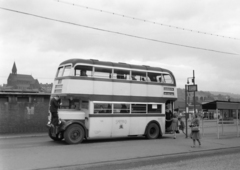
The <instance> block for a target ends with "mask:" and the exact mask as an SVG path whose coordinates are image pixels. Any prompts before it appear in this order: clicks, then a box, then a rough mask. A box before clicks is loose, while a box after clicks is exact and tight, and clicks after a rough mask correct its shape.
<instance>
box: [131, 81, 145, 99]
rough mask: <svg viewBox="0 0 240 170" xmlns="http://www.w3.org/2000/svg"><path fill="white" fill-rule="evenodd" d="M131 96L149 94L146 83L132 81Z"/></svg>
mask: <svg viewBox="0 0 240 170" xmlns="http://www.w3.org/2000/svg"><path fill="white" fill-rule="evenodd" d="M131 96H144V97H146V96H147V85H146V84H134V83H131Z"/></svg>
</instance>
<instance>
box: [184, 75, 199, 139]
mask: <svg viewBox="0 0 240 170" xmlns="http://www.w3.org/2000/svg"><path fill="white" fill-rule="evenodd" d="M189 79H192V83H193V85H188V84H189ZM195 91H197V85H195V74H194V70H193V77H188V78H187V84H186V85H185V107H186V116H185V118H186V138H188V124H187V120H188V118H189V113H188V92H193V107H194V115H195V114H196V104H195Z"/></svg>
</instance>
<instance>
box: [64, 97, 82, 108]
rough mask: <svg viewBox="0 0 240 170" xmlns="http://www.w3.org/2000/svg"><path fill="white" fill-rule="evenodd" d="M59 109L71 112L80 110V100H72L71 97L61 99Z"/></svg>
mask: <svg viewBox="0 0 240 170" xmlns="http://www.w3.org/2000/svg"><path fill="white" fill-rule="evenodd" d="M60 101H61V103H62V104H61V105H60V108H61V109H73V110H80V100H79V99H76V98H73V97H68V98H67V97H63V98H61V99H60Z"/></svg>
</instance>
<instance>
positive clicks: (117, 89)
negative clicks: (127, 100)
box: [113, 82, 130, 96]
mask: <svg viewBox="0 0 240 170" xmlns="http://www.w3.org/2000/svg"><path fill="white" fill-rule="evenodd" d="M113 95H120V96H130V83H119V82H115V83H113Z"/></svg>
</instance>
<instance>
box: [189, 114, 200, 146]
mask: <svg viewBox="0 0 240 170" xmlns="http://www.w3.org/2000/svg"><path fill="white" fill-rule="evenodd" d="M199 125H200V119H199V118H198V115H197V114H195V116H194V118H193V119H192V122H191V129H192V130H191V138H192V140H193V146H191V147H192V148H194V147H196V145H195V143H196V141H198V144H199V147H200V146H201V141H200V138H201V136H200V130H199Z"/></svg>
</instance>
